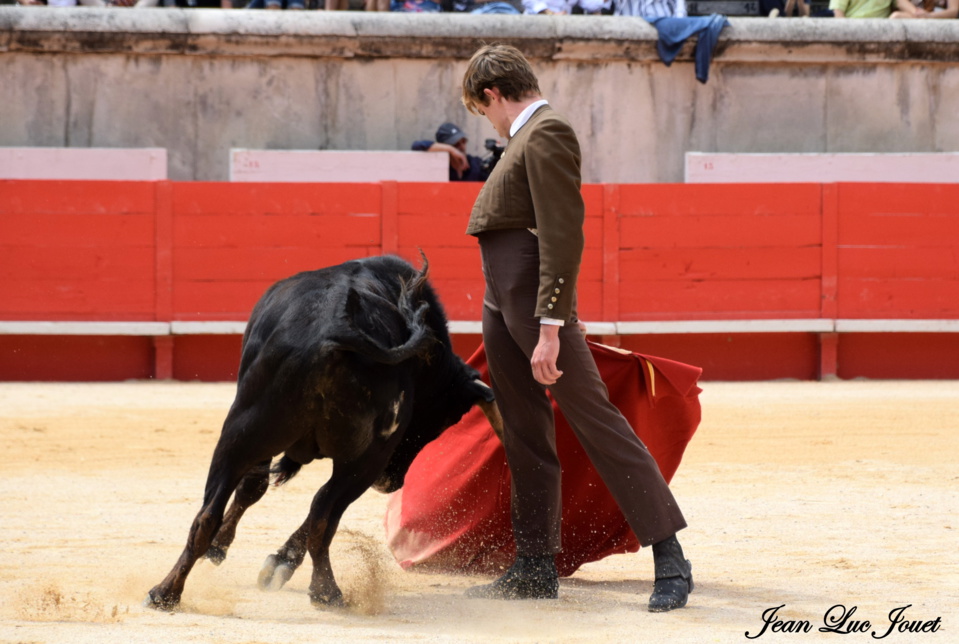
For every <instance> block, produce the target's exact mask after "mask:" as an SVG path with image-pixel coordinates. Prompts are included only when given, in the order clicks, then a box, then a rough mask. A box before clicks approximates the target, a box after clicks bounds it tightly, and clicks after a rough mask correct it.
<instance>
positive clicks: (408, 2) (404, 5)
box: [390, 0, 443, 13]
mask: <svg viewBox="0 0 959 644" xmlns="http://www.w3.org/2000/svg"><path fill="white" fill-rule="evenodd" d="M442 10H443V8H442V7H440V5H439V4H438V3H436V2H433V0H391V2H390V11H399V12H401V13H439V12H441V11H442Z"/></svg>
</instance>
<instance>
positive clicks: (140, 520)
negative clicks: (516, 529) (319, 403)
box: [0, 381, 959, 644]
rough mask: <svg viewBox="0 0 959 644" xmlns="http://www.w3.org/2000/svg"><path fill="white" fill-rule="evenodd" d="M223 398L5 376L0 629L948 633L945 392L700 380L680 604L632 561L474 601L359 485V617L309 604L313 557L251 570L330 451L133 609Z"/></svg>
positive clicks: (221, 391) (223, 635) (241, 642)
mask: <svg viewBox="0 0 959 644" xmlns="http://www.w3.org/2000/svg"><path fill="white" fill-rule="evenodd" d="M233 389H234V387H233V385H229V384H180V383H122V384H43V385H39V384H18V383H16V384H11V383H5V384H4V383H0V445H2V449H3V452H2V454H0V544H2V549H0V600H2V601H0V642H44V643H51V644H54V643H55V644H64V643H70V644H72V643H83V642H90V643H96V644H101V643H103V642H122V643H124V644H148V643H153V642H155V643H157V644H161V643H162V644H170V643H173V642H202V643H207V644H234V643H235V644H254V643H274V642H275V643H278V644H279V643H282V644H298V643H307V642H310V643H315V642H341V641H342V642H347V641H348V642H397V641H400V642H407V641H427V642H670V643H672V642H743V641H748V640H747V639H746V633H747V632H748V633H749V635H750V636H755V635H757V634H758V633H759V632H760V631H762V628H763V621H762V615H763V613H764V611H766V610H767V609H770V608H773V607H776V606H780V605H784V606H783V608H781V609H780V610H779V611H778V616H779V617H780V618H781V619H782V620H784V621H786V622H787V623H786V624H785V626H787V627H788V626H793V627H795V626H799V625H800V623H799V620H806V621H808V623H809V625H810V630H809V632H799V633H772V632H771V630H772V628H771V627H770V629H769V630H767V632H766V633H765V634H764V635H762V636H761V637H760V638H759V639H760V640H762V641H789V642H797V643H798V642H816V641H829V642H836V641H839V640H842V641H843V642H846V643H848V642H866V641H873V636H872V635H871V633H872V632H875V633H876V636H877V637H878V636H880V635H883V634H884V633H886V631H887V630H889V627H890V619H889V615H890V613H891V612H893V611H895V609H898V608H901V607H904V606H907V605H908V606H909V607H908V608H906V609H905V611H900V612H899V613H895V612H893V616H894V617H895V616H896V615H897V614H898V615H899V616H900V617H902V618H903V619H904V620H905V622H907V625H911V626H914V627H917V628H918V627H921V626H922V625H923V624H922V623H926V624H925V626H926V628H927V630H930V629H933V628H935V629H937V630H936V632H926V633H911V632H908V631H907V632H899V631H898V630H896V629H894V630H893V632H892V633H890V634H889V635H888V637H885V638H884V639H885V641H886V642H933V641H935V642H959V554H957V544H959V538H957V537H959V467H957V465H959V382H863V381H855V382H829V383H816V382H769V383H709V382H707V383H704V384H703V389H704V392H703V394H702V403H703V410H704V414H703V416H704V418H703V423H702V425H701V426H700V429H699V431H698V433H697V435H696V437H695V438H694V439H693V441H692V443H691V444H690V446H689V449H688V451H687V453H686V459H685V460H684V462H683V465H682V466H681V467H680V469H679V472H678V473H677V475H676V477H675V479H674V481H673V487H674V489H675V491H676V494H677V497H678V498H679V500H680V502H681V503H682V505H683V507H684V511H685V513H686V516H687V519H688V520H689V523H690V526H691V527H690V528H689V529H687V530H686V531H684V532H683V533H682V534H681V537H682V542H683V545H684V547H685V549H686V554H687V556H689V557H690V558H691V559H692V561H693V565H694V574H695V579H696V591H695V592H694V593H693V595H692V596H691V599H690V605H689V606H688V607H687V608H686V609H684V610H681V611H676V612H673V613H668V614H650V613H648V612H646V610H645V602H646V599H647V597H648V594H649V591H650V588H651V585H652V581H651V579H652V558H651V555H650V553H649V552H648V551H642V552H640V553H638V554H633V555H620V556H616V557H611V558H609V559H606V560H604V561H601V562H597V563H594V564H590V565H588V566H586V567H584V568H583V569H582V570H581V571H579V572H578V573H577V574H576V575H574V576H573V577H572V578H569V579H566V580H563V582H562V584H561V588H560V595H561V597H560V599H559V600H558V601H545V602H515V603H514V602H508V603H502V602H494V601H487V600H467V599H465V598H464V597H463V591H464V590H465V589H466V588H467V587H469V586H470V585H472V584H474V583H477V582H479V581H481V580H479V579H476V578H469V577H460V576H443V575H423V574H414V573H405V572H403V571H402V570H400V568H399V567H398V566H397V565H396V564H395V563H393V560H392V557H391V556H390V554H389V551H388V550H387V548H386V546H385V545H384V540H383V512H384V508H385V503H386V497H384V496H382V495H380V494H378V493H376V492H372V491H371V492H368V493H367V494H366V495H364V496H363V497H362V498H361V499H360V500H359V501H358V502H357V503H355V504H354V505H353V506H352V507H351V508H350V510H349V511H348V512H347V514H346V516H345V517H344V519H343V521H342V523H341V529H340V532H339V534H338V535H337V538H336V540H335V541H334V551H333V565H334V569H335V571H336V574H337V578H338V580H339V581H340V583H341V586H343V588H344V590H345V591H346V592H347V594H348V596H350V597H351V598H352V600H353V602H354V606H353V607H352V608H349V609H336V610H316V609H314V608H312V607H311V606H310V603H309V600H308V598H307V594H306V586H307V583H308V580H309V574H308V571H307V570H306V569H304V570H301V571H300V572H298V573H297V575H296V576H294V577H293V579H292V580H291V581H290V583H289V584H288V585H287V587H286V588H284V589H283V590H281V591H279V592H273V593H265V592H261V591H260V590H258V588H257V586H256V576H257V572H258V571H259V568H260V564H261V563H262V561H263V559H264V557H265V556H266V555H267V554H269V553H271V552H273V551H274V550H275V549H276V548H277V547H278V546H279V545H280V544H282V543H283V541H284V540H285V539H286V537H287V536H288V535H289V534H290V533H291V532H292V531H293V530H294V529H295V528H296V527H297V526H298V525H299V523H300V521H301V520H302V519H303V517H304V516H305V515H306V512H307V510H308V506H309V502H310V499H311V498H312V495H313V493H314V492H315V490H316V489H317V488H318V487H319V486H320V485H321V484H322V482H323V481H324V480H325V477H326V476H327V474H328V472H329V470H328V469H327V466H326V465H325V464H320V465H317V464H314V465H312V466H311V467H309V468H305V469H304V471H303V472H302V473H301V474H300V476H298V477H297V478H296V479H294V480H293V481H292V482H291V483H290V484H288V485H287V486H286V487H284V488H280V489H276V490H271V491H270V492H269V493H268V494H267V496H266V497H265V498H264V499H263V501H261V502H260V504H258V505H257V506H256V507H255V508H253V509H252V510H251V511H250V513H249V514H248V515H247V517H246V518H245V520H244V522H243V523H241V524H240V529H239V531H238V536H237V540H236V542H235V544H234V546H233V548H232V549H231V550H230V555H229V557H228V558H227V560H226V562H225V563H224V564H223V565H222V566H220V567H214V566H213V565H211V564H209V563H208V562H201V563H200V564H198V566H197V568H196V569H195V570H194V572H193V574H192V575H191V577H190V579H189V580H188V582H187V587H186V592H185V594H184V599H183V606H182V610H181V611H180V612H178V613H175V614H168V613H161V612H155V611H152V610H148V609H144V608H142V607H141V601H142V600H143V598H144V597H145V595H146V592H147V590H149V589H150V588H151V587H152V586H153V585H154V584H156V583H157V582H159V581H160V580H161V579H162V578H163V577H164V576H165V575H166V573H167V572H168V570H169V568H170V567H171V566H172V565H173V562H174V561H175V559H176V557H177V556H178V554H179V552H180V550H181V548H182V547H183V544H184V542H185V540H186V535H187V530H188V528H189V525H190V522H191V520H192V518H193V515H194V514H195V512H196V511H197V509H198V508H199V503H200V498H201V495H202V490H203V482H204V479H205V476H206V468H207V466H208V464H209V458H210V454H211V452H212V448H213V445H214V442H215V441H216V438H217V435H218V433H219V427H220V424H221V423H222V420H223V417H224V415H225V412H226V409H227V408H228V406H229V404H230V402H231V400H232V396H233ZM307 564H308V562H307ZM305 565H306V564H305ZM836 605H842V606H844V607H845V609H846V611H851V609H852V608H853V607H856V611H855V612H854V613H853V614H852V615H848V617H849V618H850V619H849V621H847V622H846V623H845V626H843V627H842V628H843V629H845V628H847V627H848V626H849V625H850V624H851V622H852V621H857V622H860V623H861V622H862V621H864V620H868V621H869V622H870V623H871V624H870V626H869V627H868V628H867V629H866V631H865V632H857V633H855V634H851V635H848V636H847V637H845V638H841V637H837V635H835V634H832V633H820V632H818V629H819V628H820V627H822V626H823V625H824V622H825V619H826V617H825V616H826V613H827V612H828V611H830V609H831V608H832V607H834V606H836ZM839 611H841V609H839V608H836V609H833V610H832V612H831V613H830V615H831V616H836V615H838V612H839ZM937 619H938V620H939V621H938V622H935V620H937ZM913 622H918V623H913Z"/></svg>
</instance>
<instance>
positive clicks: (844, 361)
mask: <svg viewBox="0 0 959 644" xmlns="http://www.w3.org/2000/svg"><path fill="white" fill-rule="evenodd" d="M479 188H480V186H479V185H478V184H465V185H464V184H456V183H442V184H397V183H395V182H384V183H377V184H255V183H244V184H235V183H233V184H231V183H171V182H104V181H0V277H2V278H3V279H0V379H5V380H19V379H88V380H95V379H117V378H122V377H136V378H142V377H150V376H154V377H175V378H178V379H228V378H231V377H235V367H236V364H237V362H238V356H239V336H238V335H237V333H235V332H232V331H227V332H222V331H221V332H217V333H215V334H213V335H205V333H208V331H207V330H204V329H207V328H208V327H201V331H200V333H202V334H200V335H194V334H192V333H195V332H196V331H191V332H190V333H191V334H188V335H183V334H181V333H180V332H179V331H177V330H176V329H177V327H176V325H177V324H178V323H183V322H207V323H209V322H219V321H236V322H242V321H244V320H246V318H247V316H248V315H249V312H250V310H251V308H252V306H253V304H254V303H255V302H256V300H257V299H258V298H259V296H260V295H261V294H262V292H263V291H264V290H265V289H266V288H267V286H269V285H270V284H271V283H273V282H274V281H276V280H278V279H281V278H282V277H285V276H287V275H290V274H293V273H295V272H298V271H302V270H310V269H314V268H318V267H321V266H326V265H330V264H336V263H339V262H342V261H345V260H347V259H351V258H356V257H363V256H368V255H372V254H378V253H383V252H393V253H398V254H400V255H402V256H404V257H406V258H408V259H410V260H412V261H414V262H418V261H419V250H420V249H422V250H423V252H424V253H425V254H426V255H427V257H428V258H429V260H430V263H431V275H432V279H433V282H434V284H435V286H436V288H437V290H438V291H439V293H440V296H441V298H442V300H443V302H444V305H445V306H446V309H447V314H448V316H449V318H450V319H451V320H454V321H470V320H478V319H479V318H480V311H481V302H482V297H483V284H482V276H481V273H480V260H479V255H478V251H477V247H476V242H475V240H474V239H473V238H471V237H468V236H466V235H465V234H464V230H465V227H466V221H467V217H468V213H469V210H470V208H471V207H472V203H473V201H474V199H475V197H476V194H477V192H478V190H479ZM583 194H584V198H585V201H586V207H587V213H586V214H587V219H586V244H587V247H586V251H585V254H584V261H583V268H582V274H581V277H580V290H579V312H580V316H581V318H583V319H584V320H587V321H589V322H606V323H607V324H606V325H603V326H601V327H598V328H600V329H601V331H600V332H601V333H602V334H603V335H605V336H607V337H606V338H605V339H606V340H607V341H613V342H621V343H622V344H623V345H624V346H626V347H628V348H631V349H634V350H641V351H643V352H645V353H655V354H659V355H664V356H667V357H671V358H675V359H678V360H682V361H685V362H690V363H693V364H698V365H701V366H703V367H704V368H705V373H704V378H706V379H751V378H757V379H764V378H779V377H795V378H816V377H820V376H822V375H832V374H836V375H839V376H840V377H856V376H873V377H897V376H901V377H940V378H941V377H950V378H956V377H959V359H957V358H959V333H955V332H954V331H959V186H956V185H938V184H936V185H923V186H921V187H917V186H915V185H899V184H784V185H769V184H757V185H734V184H716V185H682V184H672V185H645V184H643V185H612V184H610V185H588V186H584V188H583ZM788 320H794V321H798V322H799V324H798V326H797V325H793V326H792V327H789V326H788V325H786V324H785V323H784V322H783V321H788ZM855 320H884V321H888V323H883V324H884V325H885V326H881V327H880V328H878V329H874V328H868V329H865V328H856V327H855V325H853V326H852V327H848V328H841V327H842V325H843V324H844V323H846V322H850V321H852V322H854V321H855ZM909 320H912V321H924V322H923V324H925V325H926V326H924V327H922V330H923V332H921V333H917V332H911V331H915V330H916V329H919V328H920V327H917V326H915V325H913V326H909V324H907V323H906V322H902V321H909ZM41 321H54V322H59V323H61V325H60V326H56V327H55V328H53V330H49V329H43V328H42V327H41V326H39V325H36V326H30V325H27V326H26V327H24V326H23V325H20V326H16V323H17V322H23V323H28V322H41ZM92 321H98V322H99V321H105V322H113V323H119V322H133V323H140V324H141V326H139V327H138V326H136V325H135V324H134V325H133V326H130V325H125V326H117V327H115V328H116V330H115V331H110V330H107V331H102V330H98V331H96V334H95V335H93V336H91V335H90V333H91V332H90V331H89V330H87V329H88V327H78V326H77V325H73V326H71V323H74V322H92ZM657 321H665V322H669V326H667V327H666V328H665V329H663V328H659V327H657V328H655V329H653V328H652V327H648V326H642V324H652V323H655V322H657ZM697 321H704V324H705V326H702V325H701V326H698V327H697V326H695V324H696V322H697ZM722 321H727V323H726V324H725V325H723V324H720V326H718V327H717V326H715V325H716V323H721V322H722ZM144 323H151V324H152V325H153V326H150V327H146V326H142V324H144ZM156 323H163V324H166V325H167V327H164V328H169V332H168V333H170V334H172V335H167V334H166V333H160V334H158V333H157V331H156ZM636 323H640V326H639V327H636V328H633V329H632V330H627V328H628V325H629V324H634V325H635V324H636ZM757 323H759V324H764V325H765V326H761V327H756V326H755V325H756V324H757ZM807 323H808V324H807ZM953 323H955V324H954V325H953ZM683 324H686V325H694V326H686V327H683V326H682V325H683ZM750 324H752V325H753V326H749V325H750ZM709 325H713V326H709ZM234 326H236V325H234ZM847 326H848V325H847ZM110 328H111V329H113V328H114V327H110ZM41 329H43V330H41ZM751 329H753V330H751ZM757 329H758V330H757ZM877 330H878V331H880V332H875V331H877ZM892 332H896V333H892ZM620 334H625V335H620ZM44 336H48V337H44ZM137 336H139V337H137ZM610 336H612V337H610ZM455 338H456V345H457V348H458V350H460V351H461V352H462V353H464V354H468V353H470V352H471V351H472V349H473V348H474V347H475V345H476V343H477V342H478V339H477V336H475V335H468V334H467V335H457V336H455ZM893 339H895V343H891V342H890V341H891V340H893ZM134 354H135V355H134ZM91 355H97V356H99V357H98V358H97V359H96V360H92V359H91ZM905 365H908V367H907V366H905Z"/></svg>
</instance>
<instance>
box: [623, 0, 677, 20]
mask: <svg viewBox="0 0 959 644" xmlns="http://www.w3.org/2000/svg"><path fill="white" fill-rule="evenodd" d="M613 13H614V14H615V15H617V16H637V17H639V18H684V17H686V15H687V14H686V0H616V2H615V7H614V9H613Z"/></svg>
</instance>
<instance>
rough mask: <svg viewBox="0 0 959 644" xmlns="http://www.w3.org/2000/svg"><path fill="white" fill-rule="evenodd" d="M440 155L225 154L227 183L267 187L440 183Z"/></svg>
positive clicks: (443, 167)
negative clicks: (228, 160)
mask: <svg viewBox="0 0 959 644" xmlns="http://www.w3.org/2000/svg"><path fill="white" fill-rule="evenodd" d="M449 167H450V157H449V155H448V154H446V153H439V152H418V151H413V150H403V151H397V150H248V149H242V148H232V149H231V150H230V181H236V182H273V183H375V182H377V181H404V182H408V183H417V182H429V183H445V182H447V181H449V179H450V170H449Z"/></svg>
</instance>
